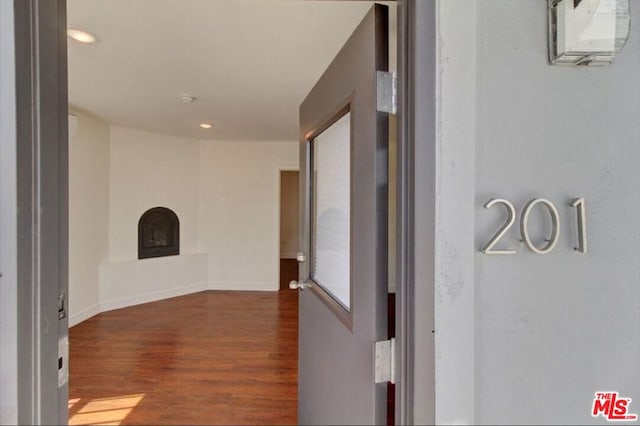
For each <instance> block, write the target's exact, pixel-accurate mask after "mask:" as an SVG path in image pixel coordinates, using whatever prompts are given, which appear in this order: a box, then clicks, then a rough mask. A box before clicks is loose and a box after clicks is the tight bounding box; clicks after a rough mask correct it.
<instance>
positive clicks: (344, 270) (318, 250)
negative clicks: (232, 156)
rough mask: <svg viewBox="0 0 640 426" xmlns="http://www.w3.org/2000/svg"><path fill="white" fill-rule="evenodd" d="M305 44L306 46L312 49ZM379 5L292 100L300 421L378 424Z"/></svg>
mask: <svg viewBox="0 0 640 426" xmlns="http://www.w3.org/2000/svg"><path fill="white" fill-rule="evenodd" d="M311 54H312V53H311ZM387 67H388V11H387V7H386V6H381V5H375V6H373V7H372V9H371V10H370V11H369V13H368V14H367V15H366V16H365V18H364V19H363V21H362V22H361V23H360V24H359V26H358V27H357V28H356V30H355V32H354V33H353V34H352V36H351V37H350V38H349V40H348V41H347V43H346V44H345V45H344V47H343V48H342V49H341V50H340V52H339V53H338V55H337V56H336V57H335V59H334V60H333V62H332V63H331V65H330V66H329V68H328V69H327V70H326V71H325V72H324V74H323V75H322V77H321V78H320V80H319V81H318V82H317V83H316V85H315V86H314V88H313V89H312V90H311V92H310V93H309V95H308V96H307V98H306V99H305V100H304V102H303V103H302V105H301V106H300V191H301V197H300V200H301V201H300V204H301V208H300V231H301V232H300V241H299V246H300V248H301V250H302V252H303V254H304V258H301V259H299V260H301V265H300V266H301V267H300V275H299V282H300V283H303V287H306V289H304V288H303V290H304V291H301V292H300V298H299V308H300V309H299V311H300V314H299V315H300V321H299V336H300V340H299V395H298V397H299V405H298V413H299V414H298V416H299V417H298V421H299V423H300V424H373V423H376V424H382V423H385V421H386V417H385V415H386V383H382V384H374V343H375V342H376V341H378V340H385V339H386V338H387V305H386V303H387V140H388V117H387V115H386V114H384V113H380V112H377V110H376V92H375V91H376V71H387Z"/></svg>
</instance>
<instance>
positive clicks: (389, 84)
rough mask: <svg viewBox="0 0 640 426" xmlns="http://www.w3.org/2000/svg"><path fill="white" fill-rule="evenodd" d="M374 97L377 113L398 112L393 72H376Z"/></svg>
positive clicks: (395, 82) (396, 87)
mask: <svg viewBox="0 0 640 426" xmlns="http://www.w3.org/2000/svg"><path fill="white" fill-rule="evenodd" d="M376 86H377V87H376V97H377V110H378V112H387V113H389V114H395V113H396V112H397V111H398V79H397V78H396V73H395V72H385V71H377V75H376Z"/></svg>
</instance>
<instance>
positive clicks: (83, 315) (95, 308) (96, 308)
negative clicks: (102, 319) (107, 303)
mask: <svg viewBox="0 0 640 426" xmlns="http://www.w3.org/2000/svg"><path fill="white" fill-rule="evenodd" d="M99 313H100V305H99V304H98V303H96V304H95V305H91V306H89V307H88V308H85V309H83V310H81V311H80V312H76V313H75V314H73V315H69V327H73V326H74V325H77V324H80V323H81V322H82V321H85V320H88V319H89V318H91V317H92V316H94V315H98V314H99Z"/></svg>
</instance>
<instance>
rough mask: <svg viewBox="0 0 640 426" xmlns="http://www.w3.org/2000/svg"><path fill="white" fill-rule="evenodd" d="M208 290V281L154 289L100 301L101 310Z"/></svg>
mask: <svg viewBox="0 0 640 426" xmlns="http://www.w3.org/2000/svg"><path fill="white" fill-rule="evenodd" d="M204 290H207V284H206V283H200V284H192V285H188V286H186V287H176V288H171V289H168V290H161V291H154V292H150V293H144V294H139V295H136V296H132V297H124V298H121V299H115V300H109V301H106V302H101V303H100V312H106V311H111V310H113V309H120V308H126V307H129V306H134V305H140V304H142V303H149V302H155V301H158V300H164V299H169V298H172V297H177V296H184V295H186V294H191V293H198V292H200V291H204Z"/></svg>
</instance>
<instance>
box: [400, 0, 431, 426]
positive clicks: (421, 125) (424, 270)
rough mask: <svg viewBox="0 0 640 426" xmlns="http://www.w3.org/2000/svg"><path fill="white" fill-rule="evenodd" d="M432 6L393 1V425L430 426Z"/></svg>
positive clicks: (416, 0) (419, 0) (416, 1)
mask: <svg viewBox="0 0 640 426" xmlns="http://www.w3.org/2000/svg"><path fill="white" fill-rule="evenodd" d="M437 7H438V1H437V0H431V1H424V0H399V1H398V120H397V122H398V125H397V140H398V145H397V146H398V148H397V154H396V155H397V159H396V164H397V172H396V176H397V183H396V190H397V194H396V203H397V206H396V214H397V219H396V222H397V223H396V355H397V356H396V358H395V363H396V364H395V369H396V388H395V389H396V395H395V403H396V405H395V410H396V414H395V416H396V417H395V420H396V424H415V423H416V422H418V423H420V424H436V423H435V422H436V415H435V411H436V383H435V362H436V359H435V353H436V352H435V349H436V346H435V337H436V334H435V332H436V327H435V311H434V307H435V304H434V303H435V299H434V296H435V275H434V273H435V236H436V229H435V223H436V217H435V215H436V149H437V147H436V131H435V129H436V106H437V89H436V80H437V69H438V68H437V56H436V54H437V50H436V43H437ZM417 187H418V188H419V189H420V190H419V191H418V190H416V188H417ZM415 401H418V403H417V404H415Z"/></svg>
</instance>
